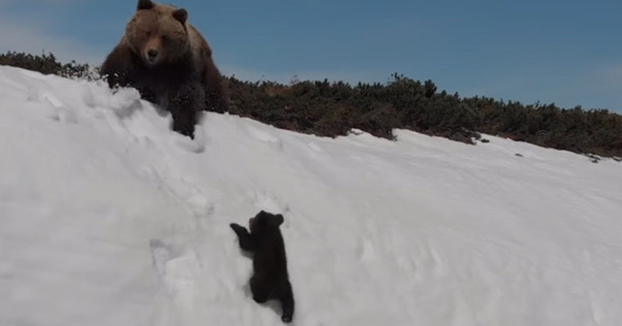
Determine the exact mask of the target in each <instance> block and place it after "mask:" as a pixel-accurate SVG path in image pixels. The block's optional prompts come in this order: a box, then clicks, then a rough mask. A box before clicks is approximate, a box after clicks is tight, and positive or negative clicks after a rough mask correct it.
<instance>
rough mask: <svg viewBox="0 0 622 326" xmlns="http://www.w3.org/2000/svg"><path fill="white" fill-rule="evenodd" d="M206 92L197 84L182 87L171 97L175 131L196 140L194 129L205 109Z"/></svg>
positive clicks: (170, 106) (170, 104) (169, 107)
mask: <svg viewBox="0 0 622 326" xmlns="http://www.w3.org/2000/svg"><path fill="white" fill-rule="evenodd" d="M204 101H205V92H204V91H203V89H201V88H200V87H197V85H196V84H188V85H182V86H181V87H180V88H179V90H178V91H177V92H175V93H173V94H171V96H170V97H169V103H168V110H169V111H170V112H171V115H172V116H173V130H174V131H176V132H179V133H181V134H182V135H184V136H188V137H190V138H192V139H194V127H195V125H196V124H197V122H198V118H199V113H200V112H201V111H202V109H203V105H204V104H203V103H204Z"/></svg>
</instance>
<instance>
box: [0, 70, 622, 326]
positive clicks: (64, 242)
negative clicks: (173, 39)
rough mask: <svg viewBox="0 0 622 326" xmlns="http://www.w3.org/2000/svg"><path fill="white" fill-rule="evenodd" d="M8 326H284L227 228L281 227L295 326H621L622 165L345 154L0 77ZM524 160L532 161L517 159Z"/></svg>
mask: <svg viewBox="0 0 622 326" xmlns="http://www.w3.org/2000/svg"><path fill="white" fill-rule="evenodd" d="M0 103H1V104H0V325H2V326H73V325H76V326H78V325H79V326H84V325H90V326H99V325H110V326H118V325H156V326H164V325H188V326H190V325H279V324H281V322H280V316H279V314H278V313H279V311H278V310H279V308H278V306H276V307H275V306H274V305H268V306H260V305H257V304H255V303H254V302H253V300H252V299H251V298H250V297H249V290H248V286H247V280H248V278H249V276H250V273H251V261H250V259H248V258H247V257H245V256H244V255H243V254H242V252H241V251H240V249H239V247H238V244H237V240H236V237H235V234H234V233H233V231H232V230H231V229H230V228H229V223H230V222H238V223H246V221H248V218H249V217H250V216H253V215H254V214H255V213H256V212H257V211H258V210H260V209H265V210H268V211H271V212H274V213H282V214H284V215H285V218H286V221H285V224H284V225H283V226H282V231H283V235H284V238H285V241H286V249H287V252H288V259H289V270H290V274H291V276H290V277H291V282H292V284H293V287H294V295H295V297H296V312H295V316H294V325H374V326H377V325H409V326H410V325H425V326H428V325H505V326H510V325H548V326H550V325H560V326H562V325H563V326H568V325H577V326H578V325H582V326H583V325H600V326H602V325H611V326H614V325H622V310H621V309H620V307H622V277H621V275H622V240H621V232H622V214H621V213H620V212H622V164H619V163H616V162H613V161H608V160H605V161H601V163H599V164H593V163H591V162H590V161H589V160H588V159H586V158H585V157H583V156H580V155H576V154H572V153H569V152H564V151H556V150H551V149H544V148H540V147H536V146H533V145H529V144H525V143H517V142H512V141H509V140H505V139H501V138H497V137H492V136H486V138H488V139H490V140H491V142H490V143H486V144H481V143H480V144H478V145H476V146H472V145H465V144H462V143H458V142H452V141H449V140H446V139H443V138H434V137H428V136H424V135H421V134H417V133H413V132H407V131H399V130H398V131H396V134H397V137H398V140H397V141H396V142H391V141H387V140H382V139H377V138H374V137H371V136H370V135H368V134H365V133H360V132H359V133H354V134H351V135H349V136H348V137H339V138H337V139H329V138H318V137H314V136H308V135H301V134H296V133H293V132H289V131H283V130H278V129H275V128H273V127H270V126H267V125H264V124H261V123H258V122H255V121H252V120H249V119H243V118H239V117H235V116H230V115H226V114H225V115H220V114H213V113H207V114H206V115H205V117H204V121H203V122H202V125H201V126H199V127H198V128H197V139H196V140H194V141H191V140H189V139H187V138H184V137H182V136H180V135H178V134H176V133H173V132H172V131H170V128H169V122H170V117H169V116H167V115H166V114H164V113H161V112H158V110H156V109H155V108H154V107H153V106H152V105H150V104H149V103H147V102H144V101H141V100H140V98H139V95H138V93H137V92H136V91H135V90H132V89H125V90H122V91H120V92H118V93H116V94H113V93H112V92H111V91H110V90H109V89H108V88H107V87H106V86H105V85H104V84H102V83H95V82H86V81H73V80H68V79H62V78H59V77H55V76H43V75H41V74H38V73H34V72H30V71H25V70H21V69H15V68H8V67H0ZM515 154H521V155H522V157H521V156H517V155H515Z"/></svg>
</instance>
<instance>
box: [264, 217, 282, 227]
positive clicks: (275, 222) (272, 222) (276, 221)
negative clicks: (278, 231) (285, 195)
mask: <svg viewBox="0 0 622 326" xmlns="http://www.w3.org/2000/svg"><path fill="white" fill-rule="evenodd" d="M283 221H284V218H283V215H281V214H276V215H272V216H270V218H269V219H268V221H267V222H268V225H269V226H271V227H274V228H278V227H279V226H280V225H281V224H283Z"/></svg>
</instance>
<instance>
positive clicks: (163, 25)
mask: <svg viewBox="0 0 622 326" xmlns="http://www.w3.org/2000/svg"><path fill="white" fill-rule="evenodd" d="M187 18H188V13H187V11H186V10H185V9H178V8H175V7H172V6H167V5H161V4H156V3H154V2H152V1H151V0H139V1H138V6H137V10H136V13H135V14H134V17H133V18H132V20H131V21H130V22H129V23H128V24H127V27H126V31H125V35H123V37H122V39H121V41H120V42H119V44H118V45H117V46H116V47H115V48H114V49H113V50H112V52H111V53H110V54H109V55H108V56H107V58H106V60H105V61H104V63H103V65H102V68H101V72H102V75H104V76H106V77H107V80H108V84H109V86H110V87H111V88H112V87H116V86H121V87H134V88H136V89H138V91H139V92H140V94H141V97H142V98H143V99H145V100H147V101H150V102H152V103H155V104H157V105H159V106H161V107H162V108H164V109H166V110H168V111H170V112H171V115H172V117H173V130H175V131H177V132H180V133H181V134H183V135H186V136H190V137H192V138H193V137H194V127H195V125H196V124H197V122H198V117H199V114H200V112H201V111H203V110H211V111H215V112H221V113H222V112H225V111H228V100H227V94H226V92H225V88H224V85H223V80H222V76H221V74H220V71H219V70H218V68H217V67H216V65H215V63H214V60H213V58H212V50H211V48H210V46H209V44H208V43H207V41H206V40H205V38H203V36H201V34H200V33H199V31H198V30H197V29H196V28H195V27H194V26H192V25H191V24H190V23H188V22H187Z"/></svg>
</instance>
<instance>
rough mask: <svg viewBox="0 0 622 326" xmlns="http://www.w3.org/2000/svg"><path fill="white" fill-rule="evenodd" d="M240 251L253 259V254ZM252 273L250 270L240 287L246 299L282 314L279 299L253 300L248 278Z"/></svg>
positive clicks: (278, 314) (279, 314)
mask: <svg viewBox="0 0 622 326" xmlns="http://www.w3.org/2000/svg"><path fill="white" fill-rule="evenodd" d="M240 253H241V254H242V256H244V257H246V258H248V259H250V260H251V261H252V260H253V254H252V253H249V252H246V251H243V250H240ZM252 275H253V272H251V273H250V274H249V275H248V280H247V281H246V283H245V284H244V286H243V287H242V290H243V291H244V295H245V296H246V297H247V298H248V300H251V301H252V302H253V303H255V304H258V305H260V306H262V307H264V308H270V309H272V311H274V313H275V314H276V315H277V316H279V318H280V316H281V315H282V314H283V309H282V307H281V303H280V302H279V300H276V299H270V300H268V301H266V302H264V303H257V302H255V300H253V292H252V291H251V283H250V279H251V276H252Z"/></svg>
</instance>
